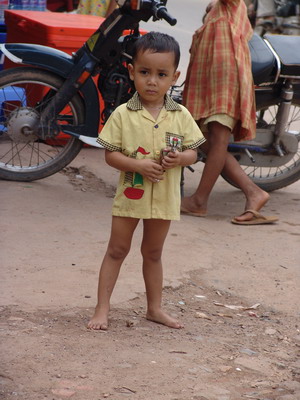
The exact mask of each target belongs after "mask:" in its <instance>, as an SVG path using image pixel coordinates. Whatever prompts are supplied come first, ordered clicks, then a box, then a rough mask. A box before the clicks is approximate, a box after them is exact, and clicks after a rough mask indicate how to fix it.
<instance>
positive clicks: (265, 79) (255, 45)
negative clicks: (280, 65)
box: [249, 33, 277, 85]
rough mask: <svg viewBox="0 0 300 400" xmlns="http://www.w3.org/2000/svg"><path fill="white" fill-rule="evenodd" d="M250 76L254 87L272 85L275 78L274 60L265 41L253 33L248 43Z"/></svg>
mask: <svg viewBox="0 0 300 400" xmlns="http://www.w3.org/2000/svg"><path fill="white" fill-rule="evenodd" d="M249 49H250V54H251V63H252V75H253V80H254V84H255V85H260V84H262V83H272V82H274V80H275V77H276V69H277V64H276V58H275V56H274V54H273V53H272V51H271V50H270V48H269V47H268V45H267V44H266V43H265V41H264V40H263V39H262V38H261V37H260V36H259V35H258V34H257V33H254V34H253V36H252V38H251V40H250V41H249Z"/></svg>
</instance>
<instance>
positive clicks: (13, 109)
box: [0, 67, 84, 182]
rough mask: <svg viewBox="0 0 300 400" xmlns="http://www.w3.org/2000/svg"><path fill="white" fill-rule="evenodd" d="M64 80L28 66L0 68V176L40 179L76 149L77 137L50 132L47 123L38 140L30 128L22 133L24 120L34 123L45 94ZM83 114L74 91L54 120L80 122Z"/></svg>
mask: <svg viewBox="0 0 300 400" xmlns="http://www.w3.org/2000/svg"><path fill="white" fill-rule="evenodd" d="M63 82H64V80H63V79H62V78H61V77H59V76H57V75H54V74H52V73H51V72H48V71H44V70H40V69H36V68H31V67H21V68H13V69H10V70H6V71H3V72H1V74H0V99H1V109H2V112H1V114H0V179H6V180H13V181H23V182H26V181H27V182H28V181H34V180H37V179H42V178H45V177H47V176H50V175H53V174H55V173H56V172H58V171H60V170H62V169H63V168H64V167H65V166H66V165H68V164H69V163H70V162H71V161H72V160H73V159H74V158H75V157H76V156H77V154H78V153H79V151H80V149H81V148H82V142H81V141H80V140H78V139H76V138H74V137H69V136H68V135H62V134H61V133H59V134H58V135H56V136H53V132H51V133H50V129H51V128H50V127H49V139H46V140H40V139H39V138H38V137H37V135H35V134H34V133H33V132H32V131H31V132H29V133H28V132H27V133H26V134H25V135H24V126H25V125H27V122H28V126H33V124H34V121H35V120H38V116H39V110H41V107H43V106H44V105H45V102H46V100H45V99H46V96H45V94H46V93H49V91H50V90H51V91H52V92H53V91H57V90H58V89H59V88H60V87H61V85H62V83H63ZM48 96H49V95H48ZM83 118H84V105H83V102H82V99H81V97H80V96H79V95H75V96H74V97H73V98H72V100H71V101H70V102H69V104H68V105H67V106H66V107H65V108H64V110H62V112H60V114H59V115H58V118H57V119H56V121H55V122H56V123H57V124H68V123H69V124H70V123H71V124H80V123H82V122H83ZM30 123H31V125H30ZM21 128H22V130H21ZM26 135H27V136H26Z"/></svg>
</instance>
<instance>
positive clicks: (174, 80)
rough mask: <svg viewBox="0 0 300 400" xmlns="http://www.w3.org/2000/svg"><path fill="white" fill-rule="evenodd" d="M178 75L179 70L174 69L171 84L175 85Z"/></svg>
mask: <svg viewBox="0 0 300 400" xmlns="http://www.w3.org/2000/svg"><path fill="white" fill-rule="evenodd" d="M179 76H180V71H175V73H174V76H173V83H172V85H175V83H176V82H177V79H178V78H179Z"/></svg>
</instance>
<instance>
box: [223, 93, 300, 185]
mask: <svg viewBox="0 0 300 400" xmlns="http://www.w3.org/2000/svg"><path fill="white" fill-rule="evenodd" d="M277 109H278V104H277V103H275V102H272V101H270V102H269V103H266V104H257V114H258V113H259V112H260V111H261V110H264V115H268V117H267V121H268V123H267V124H266V126H264V128H268V126H269V128H270V129H272V127H274V124H275V122H276V121H275V116H276V114H277ZM287 130H288V131H292V132H293V133H294V134H295V136H296V138H297V140H298V149H297V151H296V153H295V155H294V157H293V158H292V159H291V160H290V161H289V162H288V163H287V164H285V165H281V166H279V167H268V168H266V167H264V168H263V167H259V166H257V165H254V166H243V165H241V167H242V168H243V170H244V171H245V173H246V174H247V175H248V177H249V178H250V179H251V180H252V181H253V182H254V183H255V184H256V185H257V186H259V187H260V188H261V189H263V190H265V191H266V192H272V191H273V190H278V189H281V188H284V187H286V186H289V185H291V184H292V183H294V182H297V181H298V180H299V179H300V97H296V98H294V99H293V102H292V105H291V109H290V113H289V119H288V125H287ZM222 177H223V178H224V179H225V181H227V182H228V183H230V184H231V185H232V186H235V187H237V186H236V185H235V184H234V183H233V182H232V181H230V179H228V178H227V177H226V175H225V174H222Z"/></svg>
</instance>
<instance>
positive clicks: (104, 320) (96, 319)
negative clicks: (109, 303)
mask: <svg viewBox="0 0 300 400" xmlns="http://www.w3.org/2000/svg"><path fill="white" fill-rule="evenodd" d="M87 328H88V329H94V330H102V331H106V330H107V328H108V312H107V311H104V310H102V309H100V308H97V307H96V309H95V313H94V315H93V318H92V319H91V320H90V322H89V323H88V325H87Z"/></svg>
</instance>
